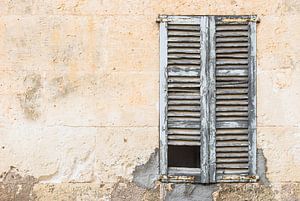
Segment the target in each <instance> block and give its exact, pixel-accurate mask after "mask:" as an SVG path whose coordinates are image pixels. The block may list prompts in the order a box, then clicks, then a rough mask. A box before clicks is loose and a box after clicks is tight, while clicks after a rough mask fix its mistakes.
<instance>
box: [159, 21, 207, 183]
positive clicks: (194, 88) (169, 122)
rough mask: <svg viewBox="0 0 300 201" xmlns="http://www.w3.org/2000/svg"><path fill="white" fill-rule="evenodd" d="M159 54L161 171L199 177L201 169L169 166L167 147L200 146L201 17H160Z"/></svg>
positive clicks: (168, 173)
mask: <svg viewBox="0 0 300 201" xmlns="http://www.w3.org/2000/svg"><path fill="white" fill-rule="evenodd" d="M160 54H161V55H160V57H161V61H160V67H161V69H160V70H161V72H160V74H161V77H160V96H161V97H160V99H161V105H160V115H161V121H160V124H161V125H160V129H161V132H160V133H161V141H160V146H161V159H160V164H161V167H160V170H161V173H162V174H165V175H170V174H171V175H186V176H192V175H193V176H196V177H200V168H178V167H177V168H174V167H168V165H167V163H168V159H167V157H168V155H167V153H168V146H197V147H200V145H201V136H200V129H201V126H200V124H201V100H200V87H201V81H200V73H201V72H200V64H201V60H200V20H199V17H183V16H168V17H165V18H161V22H160ZM162 100H163V101H162ZM162 102H163V103H162ZM162 149H163V150H162ZM199 150H200V148H199ZM162 151H163V153H162ZM162 159H163V160H164V161H162ZM198 160H199V161H200V154H199V156H198ZM199 167H200V162H199Z"/></svg>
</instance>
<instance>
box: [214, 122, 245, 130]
mask: <svg viewBox="0 0 300 201" xmlns="http://www.w3.org/2000/svg"><path fill="white" fill-rule="evenodd" d="M216 127H217V128H248V122H247V121H224V122H222V121H221V122H220V121H219V122H217V123H216Z"/></svg>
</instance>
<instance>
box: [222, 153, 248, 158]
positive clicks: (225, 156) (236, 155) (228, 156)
mask: <svg viewBox="0 0 300 201" xmlns="http://www.w3.org/2000/svg"><path fill="white" fill-rule="evenodd" d="M219 157H224V158H242V157H246V158H247V157H248V153H247V152H231V153H230V152H225V153H222V152H218V153H217V158H219Z"/></svg>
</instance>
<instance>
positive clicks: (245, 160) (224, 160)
mask: <svg viewBox="0 0 300 201" xmlns="http://www.w3.org/2000/svg"><path fill="white" fill-rule="evenodd" d="M248 162H249V159H248V158H247V157H246V158H227V157H224V158H217V163H248Z"/></svg>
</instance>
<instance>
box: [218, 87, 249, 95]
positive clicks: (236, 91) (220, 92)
mask: <svg viewBox="0 0 300 201" xmlns="http://www.w3.org/2000/svg"><path fill="white" fill-rule="evenodd" d="M216 93H217V95H234V94H247V93H248V89H247V88H246V89H245V88H236V89H223V88H222V89H219V88H217V91H216Z"/></svg>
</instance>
